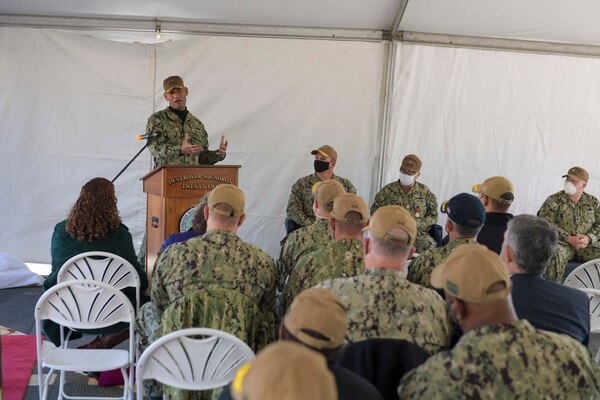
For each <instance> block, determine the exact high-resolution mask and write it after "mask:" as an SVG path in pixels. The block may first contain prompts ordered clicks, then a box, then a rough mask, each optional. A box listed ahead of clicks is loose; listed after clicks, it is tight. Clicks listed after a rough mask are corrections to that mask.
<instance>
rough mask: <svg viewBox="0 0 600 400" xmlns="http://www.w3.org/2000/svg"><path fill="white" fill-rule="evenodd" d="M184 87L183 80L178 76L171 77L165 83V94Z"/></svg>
mask: <svg viewBox="0 0 600 400" xmlns="http://www.w3.org/2000/svg"><path fill="white" fill-rule="evenodd" d="M184 87H185V85H184V84H183V79H181V77H180V76H177V75H174V76H170V77H168V78H167V79H165V80H164V81H163V89H165V93H169V92H170V91H171V90H173V89H182V88H184Z"/></svg>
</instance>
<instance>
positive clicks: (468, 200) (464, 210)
mask: <svg viewBox="0 0 600 400" xmlns="http://www.w3.org/2000/svg"><path fill="white" fill-rule="evenodd" d="M440 211H441V212H443V213H444V214H448V217H449V218H450V219H451V220H452V221H454V222H456V223H457V224H458V225H462V226H465V227H467V228H479V227H480V226H482V225H483V223H484V222H485V208H484V207H483V204H481V200H479V198H477V197H475V196H473V195H471V194H468V193H460V194H457V195H456V196H454V197H452V198H451V199H450V200H446V201H445V202H443V203H442V205H441V206H440Z"/></svg>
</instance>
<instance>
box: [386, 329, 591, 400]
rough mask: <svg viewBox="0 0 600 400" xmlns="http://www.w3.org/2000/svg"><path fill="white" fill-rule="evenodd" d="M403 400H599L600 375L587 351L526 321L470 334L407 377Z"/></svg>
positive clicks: (401, 392) (402, 385) (402, 387)
mask: <svg viewBox="0 0 600 400" xmlns="http://www.w3.org/2000/svg"><path fill="white" fill-rule="evenodd" d="M398 395H399V396H400V399H459V398H460V399H567V398H569V399H571V398H572V399H598V398H599V397H600V374H599V372H598V368H597V367H596V366H595V365H594V363H593V361H592V360H591V358H590V355H589V353H588V351H587V349H586V348H585V347H583V346H582V345H581V344H580V343H577V342H576V341H575V340H573V339H571V338H569V337H567V336H564V335H558V334H556V333H551V332H546V331H541V330H536V329H534V328H533V327H532V326H531V325H530V324H529V322H527V321H526V320H520V321H515V322H513V323H510V324H505V325H488V326H484V327H481V328H478V329H474V330H472V331H470V332H468V333H466V334H465V335H464V336H463V337H462V338H461V339H460V341H459V342H458V344H457V345H456V346H455V347H454V348H453V349H452V350H449V351H444V352H442V353H439V354H437V355H435V356H433V357H431V358H430V359H429V360H427V361H426V362H425V364H423V365H421V366H420V367H418V368H416V369H414V370H412V371H410V372H409V373H408V374H406V375H404V377H403V378H402V380H401V381H400V387H399V388H398Z"/></svg>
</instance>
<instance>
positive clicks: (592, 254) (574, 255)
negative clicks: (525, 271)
mask: <svg viewBox="0 0 600 400" xmlns="http://www.w3.org/2000/svg"><path fill="white" fill-rule="evenodd" d="M596 258H600V247H597V246H596V245H594V246H588V247H586V248H585V249H579V250H576V249H574V248H573V247H572V246H571V245H569V244H568V243H565V242H558V245H557V246H556V251H555V252H554V256H553V257H552V260H551V261H550V265H549V266H548V269H547V270H546V279H548V280H549V281H554V282H558V283H562V282H563V275H564V273H565V269H566V267H567V263H568V262H569V261H571V260H576V261H581V262H585V261H590V260H594V259H596Z"/></svg>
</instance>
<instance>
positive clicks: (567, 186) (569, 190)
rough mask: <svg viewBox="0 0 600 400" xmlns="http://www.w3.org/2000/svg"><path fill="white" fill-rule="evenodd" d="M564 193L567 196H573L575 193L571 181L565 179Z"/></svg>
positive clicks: (575, 190)
mask: <svg viewBox="0 0 600 400" xmlns="http://www.w3.org/2000/svg"><path fill="white" fill-rule="evenodd" d="M565 193H566V194H568V195H569V196H573V195H574V194H575V193H577V188H576V187H575V185H573V183H572V182H569V181H565Z"/></svg>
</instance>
